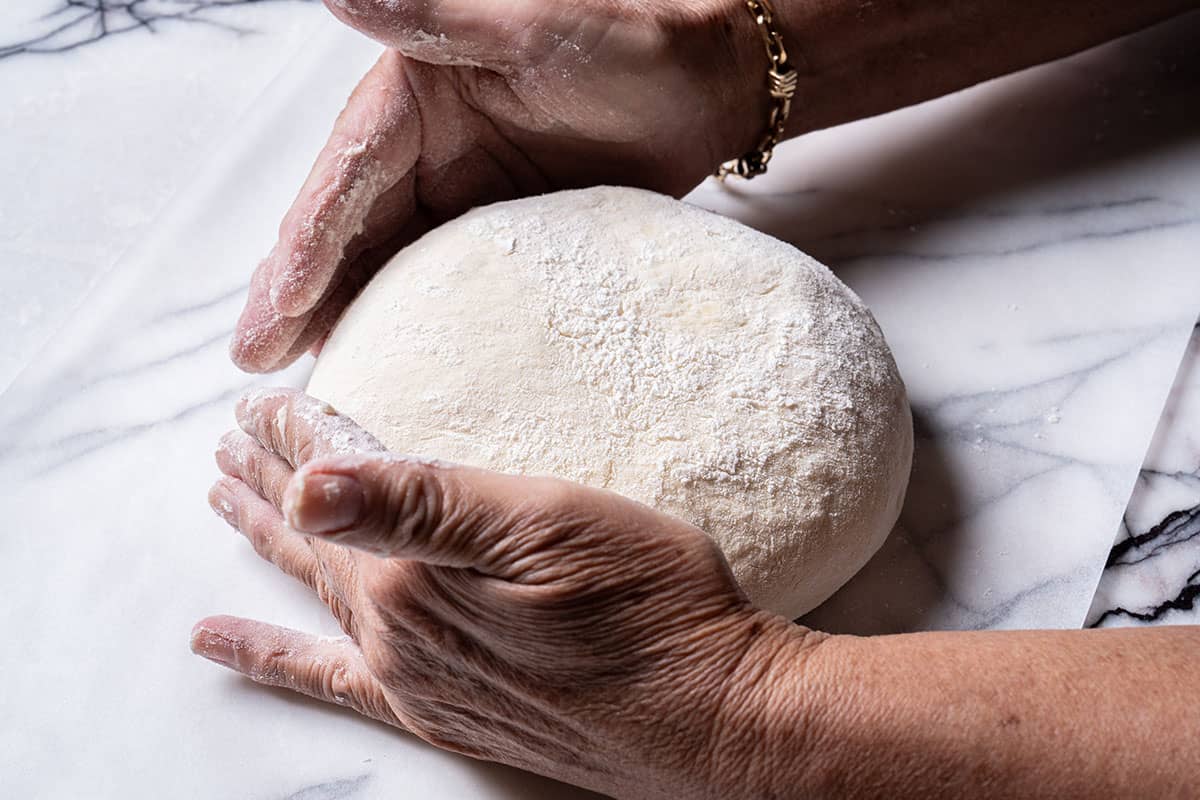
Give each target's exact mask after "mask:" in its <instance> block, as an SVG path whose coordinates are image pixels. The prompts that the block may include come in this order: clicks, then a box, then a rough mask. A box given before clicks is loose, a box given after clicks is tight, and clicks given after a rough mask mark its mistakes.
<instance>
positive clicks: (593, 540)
mask: <svg viewBox="0 0 1200 800" xmlns="http://www.w3.org/2000/svg"><path fill="white" fill-rule="evenodd" d="M237 418H238V423H239V425H240V427H241V429H242V430H241V431H240V432H232V433H230V434H227V435H226V436H225V437H224V438H223V439H222V441H221V444H220V446H219V449H218V452H217V461H218V465H219V466H220V468H221V470H222V471H223V472H224V473H225V477H223V478H221V479H220V480H219V481H218V482H217V483H216V484H215V485H214V487H213V489H212V492H211V493H210V501H211V503H212V506H213V508H214V510H216V511H217V513H218V514H220V515H221V516H222V517H223V518H224V519H225V520H226V521H228V522H229V523H230V524H231V525H233V526H234V527H236V528H237V529H238V530H239V531H241V532H242V533H243V534H244V535H245V536H246V537H247V538H248V539H249V540H250V542H251V543H252V545H253V546H254V549H255V550H256V551H257V552H258V553H259V554H260V555H262V556H263V557H264V558H266V559H268V560H270V561H271V562H273V563H274V564H276V565H277V566H278V567H279V568H280V569H282V570H283V571H284V572H286V573H288V574H290V575H293V576H294V577H296V578H298V579H299V580H301V581H303V582H304V583H305V584H307V585H308V586H309V587H311V588H312V589H313V590H314V591H315V592H316V593H317V594H318V596H319V597H320V598H321V599H322V600H324V601H325V603H326V604H328V606H329V608H330V610H331V611H332V612H333V614H334V615H335V616H336V617H337V619H338V621H339V622H340V624H341V626H342V628H343V629H344V630H345V632H346V634H347V637H346V638H344V639H339V640H330V639H328V638H323V637H316V636H311V635H308V634H305V633H301V632H298V631H292V630H287V629H283V628H278V627H276V626H273V625H269V624H266V623H263V622H256V621H252V620H246V619H238V618H233V617H212V618H209V619H206V620H204V621H202V622H200V623H199V624H198V625H197V626H196V628H195V630H194V631H193V636H192V646H193V649H194V650H195V651H196V652H198V653H200V654H201V655H204V656H206V657H208V658H210V659H212V660H214V661H217V662H219V663H221V664H224V665H225V666H228V667H231V668H233V669H235V670H238V671H239V672H242V673H245V674H246V675H248V676H249V677H251V678H252V679H254V680H256V681H260V682H263V683H267V684H271V685H277V686H285V687H288V688H291V689H294V690H297V691H300V692H303V693H305V694H308V695H311V696H314V697H318V698H321V699H324V700H327V701H330V702H336V703H339V704H343V705H349V706H351V707H352V708H354V709H356V710H358V711H359V712H361V713H363V714H366V715H368V716H371V717H374V718H376V719H379V720H382V721H384V722H387V723H390V724H392V725H396V726H398V727H401V728H404V729H406V730H408V731H411V732H412V733H414V734H416V735H417V736H419V737H421V738H423V739H425V740H427V741H429V742H431V743H432V744H434V745H437V746H439V747H442V748H446V749H449V750H452V751H456V752H459V753H463V754H466V755H469V756H473V757H476V758H482V759H487V760H492V761H498V762H502V763H506V764H510V765H513V766H517V767H521V768H524V769H527V770H531V771H534V772H537V773H540V774H543V775H547V776H549V777H553V778H557V779H560V780H565V781H569V782H571V783H574V784H577V785H581V786H585V787H589V788H593V789H597V790H600V791H604V792H607V793H609V794H613V795H617V796H626V797H631V796H637V797H645V796H654V795H655V792H657V791H661V790H662V789H658V788H656V787H671V790H672V793H678V792H681V791H682V792H683V794H682V796H692V797H700V796H705V795H706V794H708V792H709V791H710V789H711V787H713V786H717V785H720V784H722V783H724V784H726V785H727V784H728V780H729V777H730V772H731V771H732V770H734V769H736V768H738V766H739V765H743V764H744V763H745V762H744V759H743V758H742V756H743V755H744V753H743V752H739V751H738V750H737V749H736V748H735V747H733V746H732V743H730V742H728V741H726V739H725V736H724V731H726V730H732V729H733V726H732V725H731V724H730V723H728V722H723V720H724V719H726V717H727V716H728V714H729V709H730V704H731V703H732V704H733V705H734V706H740V705H741V704H742V703H743V702H745V701H746V697H747V694H748V693H749V692H752V691H753V686H754V685H755V680H754V678H755V676H757V675H761V674H763V673H764V672H766V671H767V670H768V668H769V664H768V663H766V662H767V661H769V660H770V659H771V658H774V657H776V656H777V654H778V653H780V652H782V651H784V650H786V647H780V646H778V643H777V641H776V640H775V639H774V638H773V637H779V638H778V641H779V642H782V641H785V640H786V641H789V642H794V641H795V640H796V637H797V635H798V632H799V631H800V629H798V628H796V627H794V626H792V625H790V623H788V622H787V621H786V620H784V619H782V618H779V617H775V616H772V615H770V614H767V613H766V612H763V611H759V610H756V609H754V608H752V607H751V606H750V605H749V603H748V602H747V600H746V598H745V596H744V595H743V594H742V593H741V591H740V590H739V589H738V587H737V585H736V584H735V582H734V580H733V577H732V574H731V572H730V570H729V568H728V565H727V564H726V563H725V561H724V559H723V557H722V556H721V554H720V552H719V550H718V549H717V548H716V546H715V545H714V544H713V543H712V541H711V540H710V539H709V538H708V537H707V536H705V535H704V534H703V533H702V532H701V531H699V530H698V529H696V528H693V527H692V526H690V525H688V524H686V523H684V522H682V521H679V520H676V519H674V518H671V517H668V516H665V515H662V514H659V513H658V512H655V511H653V510H652V509H650V508H647V507H646V506H643V505H640V504H638V503H635V502H633V501H631V500H626V499H624V498H622V497H620V496H618V495H615V494H612V493H609V492H604V491H600V490H594V489H588V488H585V487H582V486H578V485H575V484H571V483H567V482H565V481H560V480H556V479H549V478H525V477H517V476H509V475H501V474H498V473H492V472H487V471H484V470H479V469H474V468H470V467H464V466H451V465H443V464H436V463H428V462H423V461H419V460H413V459H405V458H398V457H395V456H391V455H389V454H388V453H386V452H384V451H383V450H382V448H380V447H379V446H378V444H377V443H375V442H374V440H373V439H371V437H369V436H368V435H367V434H365V433H363V432H362V431H361V430H360V429H358V428H357V426H355V425H354V424H353V423H352V422H351V421H350V420H349V419H347V418H345V417H342V416H340V415H337V414H336V413H335V412H334V411H333V409H331V408H330V407H329V406H327V405H325V404H324V403H320V402H318V401H316V400H313V399H311V398H309V397H307V396H306V395H303V394H301V393H299V392H294V391H291V390H275V391H267V392H257V393H251V394H250V395H248V396H247V397H246V398H244V399H243V400H242V402H241V403H239V405H238V409H237ZM353 451H361V452H358V454H351V453H353ZM285 517H286V521H285ZM298 531H302V532H303V533H301V532H298ZM760 653H761V654H763V655H762V656H760V655H759V654H760ZM760 661H761V662H762V663H759V662H760ZM717 770H720V771H721V772H722V774H721V775H720V776H718V775H715V774H714V771H717ZM718 778H720V780H718ZM743 785H744V784H743ZM675 796H680V795H678V794H676V795H675Z"/></svg>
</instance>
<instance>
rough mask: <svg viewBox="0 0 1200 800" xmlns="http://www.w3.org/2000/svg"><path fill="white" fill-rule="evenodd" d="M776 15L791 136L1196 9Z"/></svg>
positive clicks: (1157, 1)
mask: <svg viewBox="0 0 1200 800" xmlns="http://www.w3.org/2000/svg"><path fill="white" fill-rule="evenodd" d="M774 5H775V8H776V16H777V18H778V20H779V22H780V23H781V25H782V28H783V35H784V40H785V43H786V44H787V47H788V50H789V53H790V54H791V56H792V57H793V60H794V61H795V62H796V66H797V69H798V70H799V72H800V73H801V81H800V86H799V89H798V92H797V104H796V106H795V108H794V111H793V114H792V118H791V123H790V125H789V130H788V134H789V135H791V136H796V135H799V134H802V133H806V132H808V131H812V130H816V129H819V128H825V127H829V126H832V125H837V124H840V123H843V122H849V121H851V120H855V119H860V118H863V117H868V116H872V115H875V114H881V113H883V112H886V111H891V110H893V109H897V108H901V107H903V106H908V105H912V104H915V103H919V102H922V101H924V100H929V99H932V98H934V97H938V96H941V95H944V94H948V93H950V92H953V91H956V90H958V89H963V88H965V87H968V86H971V85H973V84H976V83H979V82H981V81H984V80H988V79H989V78H995V77H998V76H1000V75H1005V74H1007V73H1010V72H1014V71H1016V70H1019V69H1023V68H1025V67H1029V66H1033V65H1035V64H1040V63H1043V62H1046V61H1052V60H1054V59H1057V58H1062V57H1064V56H1067V55H1070V54H1072V53H1075V52H1078V51H1080V50H1084V49H1086V48H1088V47H1093V46H1095V45H1098V44H1101V43H1103V42H1105V41H1108V40H1109V39H1113V38H1115V37H1118V36H1122V35H1124V34H1127V33H1132V32H1133V31H1136V30H1138V29H1140V28H1144V27H1146V26H1149V25H1152V24H1154V23H1155V22H1158V21H1161V20H1163V19H1166V18H1168V17H1171V16H1173V15H1176V14H1179V13H1182V12H1184V11H1187V10H1189V9H1194V8H1198V7H1200V3H1197V2H1196V0H1144V1H1143V2H1128V0H1091V1H1090V2H1085V1H1083V0H1047V1H1046V2H1039V3H1013V2H1010V0H954V1H953V2H942V3H938V2H911V1H905V0H877V2H871V3H863V2H858V1H857V0H774ZM759 55H760V57H761V51H760V53H759Z"/></svg>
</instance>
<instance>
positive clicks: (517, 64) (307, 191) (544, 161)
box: [231, 0, 766, 372]
mask: <svg viewBox="0 0 1200 800" xmlns="http://www.w3.org/2000/svg"><path fill="white" fill-rule="evenodd" d="M326 3H327V5H328V6H329V8H330V10H332V11H333V13H334V14H335V15H336V16H338V18H339V19H341V20H342V21H343V22H346V23H347V24H349V25H351V26H353V27H355V28H357V29H358V30H360V31H363V32H364V33H366V34H367V35H369V36H371V37H372V38H374V39H376V40H378V41H380V42H382V43H383V44H385V45H387V46H388V47H389V48H393V49H391V50H388V51H387V52H385V53H384V55H383V56H382V57H381V58H380V59H379V62H378V63H377V64H376V65H375V66H374V67H373V68H372V69H371V71H370V72H369V73H368V74H367V75H366V77H364V78H363V80H362V81H361V82H360V83H359V85H358V87H357V88H356V89H355V91H354V93H353V95H352V96H351V97H350V100H349V103H348V104H347V106H346V108H345V110H344V111H343V112H342V114H341V116H340V117H339V118H338V120H337V123H336V125H335V126H334V130H333V134H332V136H331V137H330V139H329V142H328V143H327V144H326V146H325V148H324V150H323V151H322V152H321V154H320V155H319V156H318V158H317V162H316V164H315V166H314V167H313V169H312V172H311V174H310V175H309V177H308V180H307V181H306V182H305V184H304V186H303V187H302V188H301V190H300V194H299V196H298V197H297V198H296V200H295V202H294V203H293V205H292V207H291V209H290V210H289V211H288V213H287V215H286V216H285V217H284V220H283V223H282V224H281V226H280V229H279V240H278V242H277V244H276V245H275V247H274V248H273V249H272V251H271V253H270V254H269V255H268V256H267V258H266V259H265V260H264V261H263V262H262V263H261V264H260V265H259V267H258V269H257V271H256V272H255V274H254V278H253V280H252V281H251V285H250V295H249V298H248V300H247V303H246V307H245V310H244V311H243V312H242V317H241V319H240V320H239V322H238V326H237V331H236V333H235V335H234V339H233V343H232V346H231V355H232V357H233V360H234V361H235V362H236V363H237V365H238V366H240V367H241V368H242V369H245V370H247V371H252V372H268V371H272V370H276V369H280V368H282V367H284V366H286V365H287V364H289V363H291V362H292V361H293V360H295V359H296V358H297V357H299V356H300V355H301V354H302V353H303V352H304V351H305V350H306V349H309V348H312V347H314V346H319V343H320V342H321V341H322V340H323V338H324V337H325V335H326V334H327V333H328V332H329V330H330V328H331V327H332V326H333V323H334V322H335V321H336V320H337V317H338V316H339V315H340V314H341V312H342V310H343V309H344V308H345V306H346V305H347V304H348V303H349V302H350V300H351V299H353V297H354V295H355V294H356V293H357V292H358V290H359V289H360V288H361V287H362V286H363V285H364V284H365V283H366V282H367V281H368V280H369V279H370V278H371V276H372V275H373V274H374V273H375V272H376V271H377V270H378V269H379V268H380V267H381V266H382V265H383V264H384V263H386V261H387V259H388V258H389V257H390V256H391V255H392V254H394V253H395V252H396V251H397V250H398V249H400V248H401V247H403V246H404V245H405V244H407V243H409V242H411V241H412V240H413V239H415V238H416V237H418V236H420V235H421V234H422V233H424V232H425V231H426V230H427V229H429V228H430V227H432V226H434V225H437V224H439V223H441V222H443V221H445V220H447V219H450V218H452V217H455V216H457V215H459V214H461V213H463V212H464V211H467V210H468V209H470V208H473V207H475V206H479V205H484V204H487V203H491V202H495V201H499V200H505V199H511V198H516V197H522V196H526V195H531V194H539V193H543V192H547V191H553V190H557V189H566V188H574V187H582V186H590V185H597V184H621V185H630V186H640V187H644V188H648V189H653V190H656V191H660V192H664V193H668V194H673V195H676V196H679V195H682V194H684V193H685V192H687V191H688V190H689V189H690V188H692V187H693V186H695V185H696V184H697V183H698V182H699V181H701V180H702V179H703V178H704V176H705V175H707V174H709V173H710V172H711V171H712V170H713V169H714V167H716V166H717V165H718V164H719V163H720V162H722V161H723V160H725V159H727V158H730V157H732V156H735V155H738V154H740V153H741V152H743V151H745V150H746V149H748V148H749V146H750V145H751V144H752V142H753V141H754V139H755V137H756V136H757V135H758V134H759V133H760V132H761V130H760V129H761V126H762V120H763V118H764V115H765V107H766V98H765V93H764V92H762V91H756V90H755V87H758V86H759V84H760V83H761V81H762V75H763V70H764V67H765V59H764V55H763V52H762V44H761V42H760V41H759V38H758V34H757V33H756V31H755V30H754V23H753V21H752V20H751V19H750V15H748V14H747V13H746V12H745V8H744V4H743V3H742V2H741V0H688V1H687V2H677V3H676V2H672V3H645V2H639V1H638V0H579V1H578V2H577V1H576V0H404V2H395V0H390V1H389V0H326Z"/></svg>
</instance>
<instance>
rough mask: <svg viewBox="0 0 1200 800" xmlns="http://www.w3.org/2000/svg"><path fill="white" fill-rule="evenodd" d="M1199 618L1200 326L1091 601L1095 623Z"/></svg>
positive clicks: (1091, 622) (1168, 622) (1160, 622)
mask: <svg viewBox="0 0 1200 800" xmlns="http://www.w3.org/2000/svg"><path fill="white" fill-rule="evenodd" d="M1197 623H1200V325H1197V326H1196V328H1195V329H1194V330H1193V331H1192V339H1191V342H1190V344H1189V345H1188V353H1187V356H1186V357H1185V358H1184V361H1183V364H1182V365H1181V366H1180V368H1179V374H1178V375H1177V376H1176V379H1175V385H1174V386H1173V387H1172V388H1171V394H1170V396H1169V398H1168V400H1167V406H1166V409H1165V410H1164V412H1163V416H1162V419H1160V420H1159V423H1158V430H1157V431H1155V434H1154V441H1153V443H1152V444H1151V445H1150V452H1149V453H1147V455H1146V460H1145V462H1144V463H1143V464H1142V470H1141V473H1140V474H1139V475H1138V482H1137V486H1136V487H1135V488H1134V492H1133V497H1132V498H1131V499H1130V501H1129V506H1128V507H1127V508H1126V509H1125V515H1124V518H1123V519H1122V521H1121V530H1120V533H1119V534H1118V536H1117V540H1116V542H1115V544H1114V545H1113V548H1112V550H1111V551H1110V552H1109V554H1108V558H1107V560H1106V563H1105V570H1104V575H1103V576H1102V578H1101V580H1100V587H1099V588H1098V589H1097V590H1096V596H1095V598H1094V599H1093V600H1092V608H1091V610H1090V611H1089V612H1088V619H1087V624H1088V625H1089V626H1091V627H1112V626H1118V625H1120V626H1129V625H1195V624H1197Z"/></svg>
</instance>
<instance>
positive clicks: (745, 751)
mask: <svg viewBox="0 0 1200 800" xmlns="http://www.w3.org/2000/svg"><path fill="white" fill-rule="evenodd" d="M741 638H742V641H741V642H740V644H739V646H738V654H737V656H736V665H735V666H734V667H733V669H732V670H729V671H728V672H727V673H726V674H727V677H726V679H725V680H724V682H723V685H722V690H721V692H720V700H719V703H718V705H717V707H716V709H715V712H714V717H713V719H714V721H713V725H712V730H713V731H714V732H715V733H714V736H713V740H712V742H711V743H710V747H709V749H708V752H707V753H706V763H705V764H704V765H703V770H704V772H703V774H705V775H706V776H707V785H708V786H709V787H710V791H709V794H710V796H712V797H733V796H747V797H750V796H753V797H760V796H762V797H766V796H776V795H777V794H778V793H779V792H780V790H781V789H782V788H784V787H786V788H787V793H788V794H793V795H794V794H795V793H796V792H797V790H798V789H799V787H802V786H807V785H810V782H809V780H808V778H807V776H808V775H809V774H811V773H812V772H813V771H814V768H815V767H816V765H817V760H818V752H817V747H818V743H819V742H820V738H821V737H820V736H819V735H818V730H817V723H818V722H819V720H820V717H821V714H822V713H823V709H824V706H825V705H826V703H825V702H824V700H823V697H824V696H825V694H826V692H825V689H824V687H825V686H826V685H827V683H826V681H825V678H824V675H825V674H826V672H827V671H828V669H829V667H828V664H827V662H828V655H829V654H830V653H831V651H832V650H834V649H836V644H835V642H836V641H837V640H838V639H839V638H840V637H833V636H830V635H828V634H824V633H820V632H818V631H812V630H809V629H807V628H803V627H801V626H799V625H796V624H794V623H792V622H790V621H788V620H786V619H784V618H782V617H779V616H776V615H774V614H769V613H767V612H765V611H757V610H756V611H755V612H753V614H752V615H750V616H749V617H748V619H747V620H746V623H745V624H744V625H743V626H742V630H741Z"/></svg>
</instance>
